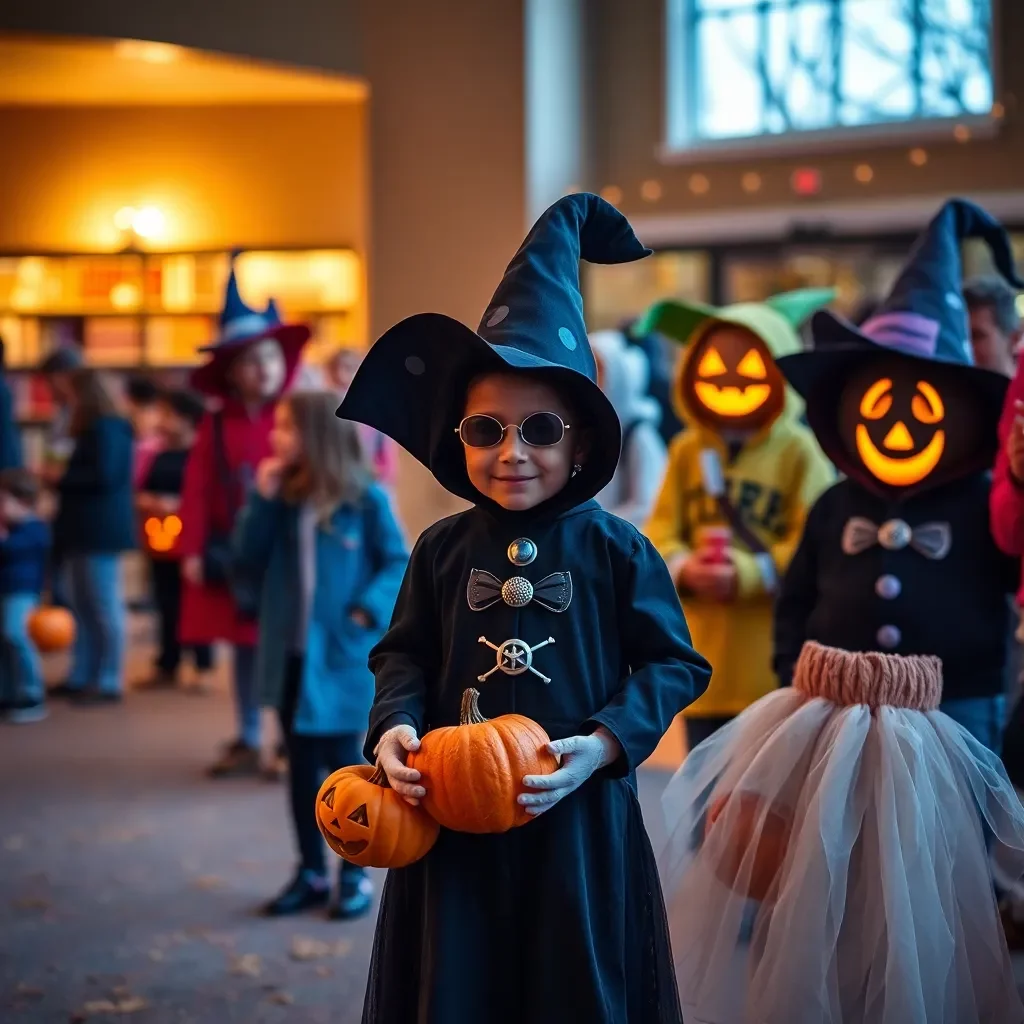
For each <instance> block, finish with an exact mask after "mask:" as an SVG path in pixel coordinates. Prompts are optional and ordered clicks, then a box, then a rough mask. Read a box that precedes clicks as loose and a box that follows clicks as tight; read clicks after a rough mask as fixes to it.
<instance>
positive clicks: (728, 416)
mask: <svg viewBox="0 0 1024 1024" xmlns="http://www.w3.org/2000/svg"><path fill="white" fill-rule="evenodd" d="M683 388H684V393H685V397H686V399H687V402H686V404H687V406H688V408H689V409H690V410H691V411H692V414H693V416H694V417H695V418H696V419H698V420H700V421H701V422H702V423H704V424H705V425H707V426H710V427H714V428H716V429H721V428H733V429H737V430H756V429H758V428H759V427H763V426H766V425H767V424H769V423H771V422H772V420H774V419H775V418H776V417H777V416H778V415H779V413H780V412H781V411H782V407H783V405H784V404H785V401H786V387H785V382H784V381H783V379H782V374H781V373H780V372H779V370H778V367H776V365H775V361H774V360H773V359H772V356H771V353H770V352H769V351H768V348H767V346H766V345H765V344H764V342H763V341H761V339H760V338H758V337H757V335H756V334H754V333H753V332H752V331H748V330H747V329H746V328H743V327H740V326H737V325H734V324H718V325H716V326H714V327H712V328H711V329H710V330H709V331H708V332H707V333H706V334H705V335H704V336H703V337H702V338H700V340H698V341H697V342H696V344H695V347H694V349H693V352H692V354H691V355H690V358H689V360H688V362H687V365H686V370H685V373H684V377H683Z"/></svg>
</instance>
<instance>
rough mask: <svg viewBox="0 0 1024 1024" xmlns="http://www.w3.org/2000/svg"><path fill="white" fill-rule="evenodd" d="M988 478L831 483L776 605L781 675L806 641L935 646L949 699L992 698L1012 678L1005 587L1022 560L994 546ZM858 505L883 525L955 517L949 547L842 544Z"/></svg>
mask: <svg viewBox="0 0 1024 1024" xmlns="http://www.w3.org/2000/svg"><path fill="white" fill-rule="evenodd" d="M989 487H990V480H989V476H988V474H986V473H976V474H974V475H973V476H970V477H967V478H965V479H960V480H956V481H953V482H951V483H947V484H943V485H942V486H941V487H936V488H935V489H933V490H926V491H919V492H916V493H911V494H900V493H893V494H892V495H891V496H890V497H883V496H882V495H880V494H876V493H875V492H873V491H869V490H868V489H867V488H866V487H864V486H863V485H862V484H860V483H858V482H856V481H855V480H852V479H846V480H842V481H840V482H839V483H837V484H835V485H834V486H833V487H831V488H830V489H829V490H827V491H825V493H824V494H822V495H821V497H820V498H819V499H818V501H817V502H816V503H815V505H814V507H813V508H812V509H811V511H810V513H809V514H808V516H807V523H806V524H805V526H804V535H803V537H802V539H801V541H800V546H799V547H798V548H797V551H796V554H795V555H794V556H793V560H792V562H791V563H790V565H789V570H788V572H787V573H786V577H785V580H784V581H783V585H782V589H781V592H780V595H779V601H778V605H777V607H776V610H775V671H776V672H777V673H778V676H779V679H780V681H781V682H782V683H783V684H788V683H789V682H791V678H792V674H793V668H794V666H795V665H796V660H797V658H798V657H799V655H800V648H801V647H802V646H803V644H804V641H805V640H817V641H818V642H819V643H823V644H827V645H828V646H830V647H841V648H843V649H844V650H848V651H883V652H885V653H889V654H934V655H937V656H938V657H940V658H941V659H942V677H943V685H942V696H943V699H953V698H961V697H987V696H994V695H996V694H999V693H1003V692H1004V689H1005V673H1006V656H1007V646H1008V645H1007V639H1008V636H1009V632H1010V619H1009V605H1008V603H1007V595H1008V594H1011V593H1013V592H1015V591H1016V589H1017V583H1018V579H1019V576H1020V560H1019V559H1016V558H1009V557H1007V556H1006V555H1004V554H1003V553H1002V552H1001V551H999V549H998V548H997V547H996V544H995V541H994V540H993V539H992V533H991V530H990V528H989V510H988V496H989ZM855 516H859V517H863V518H865V519H868V520H870V521H871V522H872V523H874V524H875V525H877V526H882V525H883V524H884V523H886V522H887V521H890V520H902V521H903V522H905V523H906V524H907V525H908V526H910V527H911V528H917V527H921V526H923V525H924V524H926V523H943V524H947V525H948V527H949V536H950V545H949V551H948V554H946V555H945V557H943V558H939V559H934V558H928V557H926V556H925V555H924V554H922V553H921V552H920V551H918V550H916V549H915V548H914V546H913V545H911V544H907V545H906V546H904V547H901V548H899V549H896V550H893V549H887V548H885V547H883V546H882V545H881V544H877V543H876V544H872V545H870V546H869V547H867V548H865V549H864V550H863V551H860V552H859V553H857V554H846V553H845V552H844V551H843V545H842V538H843V530H844V529H845V527H846V524H847V523H848V522H849V521H850V520H851V519H852V518H854V517H855Z"/></svg>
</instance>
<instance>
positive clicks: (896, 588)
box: [875, 573, 903, 601]
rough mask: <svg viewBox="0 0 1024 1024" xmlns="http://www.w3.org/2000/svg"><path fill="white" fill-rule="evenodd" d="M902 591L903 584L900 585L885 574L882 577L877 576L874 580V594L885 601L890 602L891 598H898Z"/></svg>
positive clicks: (895, 579)
mask: <svg viewBox="0 0 1024 1024" xmlns="http://www.w3.org/2000/svg"><path fill="white" fill-rule="evenodd" d="M902 589H903V584H902V583H900V581H899V579H898V578H897V577H896V576H892V575H890V574H889V573H886V574H885V575H884V576H879V577H878V579H877V580H875V593H876V594H877V595H878V596H879V597H881V598H884V599H885V600H886V601H891V600H892V599H893V598H895V597H899V596H900V591H901V590H902Z"/></svg>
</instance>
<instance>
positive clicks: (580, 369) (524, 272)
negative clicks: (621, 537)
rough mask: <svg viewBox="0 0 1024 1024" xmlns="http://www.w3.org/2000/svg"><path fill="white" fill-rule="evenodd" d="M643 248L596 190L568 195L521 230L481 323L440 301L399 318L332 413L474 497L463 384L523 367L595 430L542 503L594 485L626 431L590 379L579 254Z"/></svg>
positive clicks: (610, 470)
mask: <svg viewBox="0 0 1024 1024" xmlns="http://www.w3.org/2000/svg"><path fill="white" fill-rule="evenodd" d="M649 254H650V250H649V249H646V248H644V246H643V245H642V244H641V243H640V242H639V241H638V240H637V238H636V236H635V235H634V234H633V229H632V228H631V227H630V226H629V222H628V221H627V220H626V218H625V217H624V216H623V215H622V214H621V213H619V211H618V210H616V209H615V208H614V207H613V206H610V205H609V204H608V203H606V202H605V201H604V200H603V199H601V198H599V197H598V196H595V195H591V194H589V193H577V194H574V195H569V196H565V197H564V198H562V199H560V200H559V201H558V202H556V203H555V204H554V205H553V206H551V207H550V208H549V209H548V210H547V211H546V212H545V213H543V214H542V215H541V217H540V219H539V220H538V221H537V223H536V224H535V225H534V226H533V228H532V230H531V231H530V233H529V234H528V235H527V236H526V240H525V241H524V242H523V244H522V245H521V246H520V247H519V251H518V252H517V253H516V254H515V256H514V257H513V258H512V262H511V263H510V264H509V265H508V268H507V269H506V271H505V275H504V277H503V278H502V279H501V283H500V284H499V285H498V288H497V290H496V291H495V293H494V296H493V298H492V299H491V302H490V304H489V305H488V307H487V309H486V311H485V312H484V315H483V318H482V320H481V322H480V326H479V327H478V328H477V330H476V331H473V330H470V328H468V327H467V326H466V325H465V324H463V323H460V322H459V321H458V320H455V319H453V318H452V317H449V316H445V315H443V314H441V313H419V314H417V315H415V316H411V317H408V318H407V319H405V320H402V321H401V322H400V323H398V324H396V325H395V326H394V327H392V328H391V329H390V330H389V331H387V332H386V333H385V334H384V335H382V336H381V338H380V339H379V340H378V341H377V342H376V344H374V345H373V347H372V348H371V349H370V351H369V353H368V355H367V356H366V359H365V360H364V361H363V364H362V365H361V366H360V368H359V371H358V372H357V374H356V376H355V379H354V380H353V381H352V384H351V386H350V387H349V390H348V393H347V394H346V396H345V399H344V401H343V402H342V404H341V407H340V408H339V409H338V415H339V416H341V417H342V418H344V419H350V420H356V421H358V422H360V423H366V424H368V425H369V426H371V427H374V428H376V429H377V430H379V431H381V432H382V433H384V434H387V435H388V436H389V437H391V438H393V439H394V440H395V441H397V442H398V443H399V444H400V445H401V446H402V447H403V448H405V449H406V451H408V452H409V453H410V454H411V455H412V456H414V457H415V458H416V459H417V460H419V461H420V462H421V463H423V465H424V466H426V467H427V468H428V469H429V470H430V471H431V473H433V475H434V477H435V478H436V479H437V480H438V482H439V483H441V485H442V486H444V487H445V488H446V489H447V490H449V491H451V492H452V493H453V494H457V495H459V496H460V497H462V498H465V499H467V500H468V501H472V502H474V503H477V504H479V503H481V502H482V501H484V500H485V499H482V497H481V495H480V493H479V492H478V491H477V490H476V488H474V487H473V485H472V484H471V483H470V482H469V477H468V476H467V474H466V462H465V454H464V452H463V449H462V443H461V441H460V440H459V438H458V437H457V435H456V433H455V427H456V426H457V425H458V423H459V420H460V419H461V418H462V412H463V408H464V404H465V400H466V391H467V388H468V386H469V384H470V382H471V381H472V379H473V378H474V377H476V376H478V375H479V374H481V373H496V372H497V373H500V372H503V371H504V372H508V371H517V370H519V371H527V372H529V373H531V374H534V375H536V376H537V377H539V378H541V379H543V380H546V381H548V382H549V383H550V384H551V385H552V386H553V387H555V388H557V389H558V390H559V392H560V393H562V394H564V395H565V397H566V398H567V400H568V401H569V403H570V405H571V406H572V408H573V411H574V414H575V415H577V416H579V417H581V419H582V421H583V425H584V427H585V429H587V430H588V431H589V432H590V445H589V454H588V457H587V459H586V461H585V464H584V466H583V469H582V471H581V472H580V473H578V474H577V475H576V476H575V477H573V479H572V480H570V482H569V484H568V485H567V486H566V487H565V488H564V489H563V491H562V492H560V494H559V495H557V496H556V497H555V498H552V499H550V502H545V507H546V506H548V505H549V503H555V504H557V505H558V506H559V507H560V508H562V507H571V506H572V505H574V504H578V503H579V502H581V501H584V500H586V499H587V498H590V497H593V496H594V495H595V494H597V493H598V491H600V490H601V489H602V488H603V487H604V486H605V484H607V483H608V481H609V480H611V478H612V475H613V474H614V472H615V466H616V464H617V462H618V457H619V447H620V443H621V435H620V428H619V421H618V417H617V416H616V414H615V410H614V408H613V407H612V405H611V403H610V402H609V401H608V399H607V398H606V397H605V396H604V394H603V392H602V391H601V389H600V388H599V387H598V385H597V366H596V363H595V361H594V354H593V352H591V350H590V345H589V343H588V341H587V330H586V325H585V323H584V320H583V297H582V295H581V294H580V283H579V261H580V260H581V259H584V260H587V261H588V262H590V263H628V262H630V261H632V260H637V259H640V258H641V257H643V256H647V255H649ZM531 511H534V510H531Z"/></svg>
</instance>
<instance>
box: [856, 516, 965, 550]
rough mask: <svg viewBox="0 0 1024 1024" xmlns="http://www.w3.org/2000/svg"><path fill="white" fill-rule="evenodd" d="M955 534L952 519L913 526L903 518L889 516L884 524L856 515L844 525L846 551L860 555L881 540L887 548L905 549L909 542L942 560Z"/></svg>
mask: <svg viewBox="0 0 1024 1024" xmlns="http://www.w3.org/2000/svg"><path fill="white" fill-rule="evenodd" d="M952 543H953V535H952V533H951V531H950V528H949V523H922V524H921V525H920V526H915V527H914V528H913V529H911V527H910V526H908V525H907V524H906V523H905V522H903V520H902V519H889V520H888V521H886V522H884V523H882V525H881V526H877V525H875V524H874V523H873V522H871V520H870V519H865V518H864V517H863V516H854V517H853V518H852V519H849V520H847V523H846V526H844V527H843V542H842V546H843V552H844V553H845V554H847V555H859V554H860V553H861V552H862V551H867V550H868V548H871V547H874V546H875V544H880V545H881V546H882V547H883V548H885V549H886V550H887V551H901V550H902V549H903V548H905V547H907V546H908V545H909V546H910V547H912V548H913V549H914V550H915V551H917V552H918V553H919V554H922V555H924V557H925V558H931V559H934V560H938V559H940V558H945V557H946V555H948V554H949V549H950V546H951V545H952Z"/></svg>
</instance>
